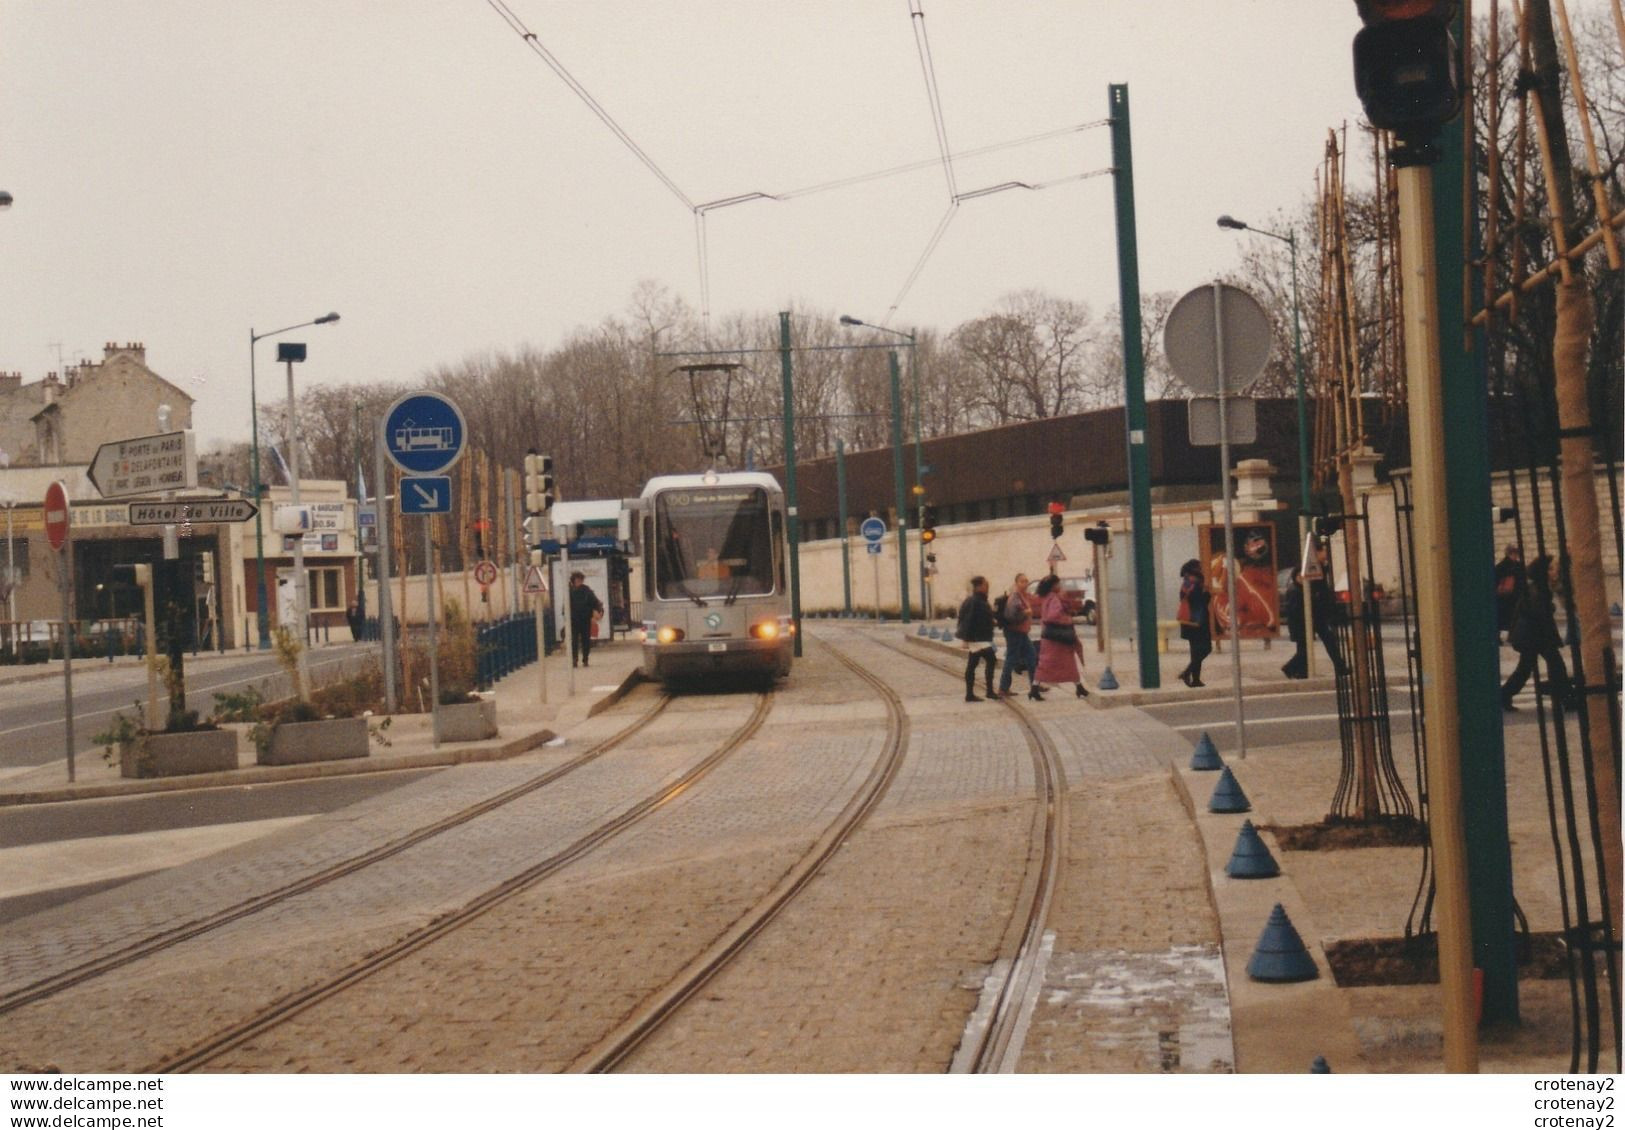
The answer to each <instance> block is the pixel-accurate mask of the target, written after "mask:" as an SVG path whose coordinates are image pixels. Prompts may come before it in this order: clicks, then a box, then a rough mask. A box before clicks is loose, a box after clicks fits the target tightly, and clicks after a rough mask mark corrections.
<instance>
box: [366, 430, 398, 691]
mask: <svg viewBox="0 0 1625 1130" xmlns="http://www.w3.org/2000/svg"><path fill="white" fill-rule="evenodd" d="M372 463H373V474H374V476H375V477H376V478H377V480H378V492H377V494H376V495H375V497H376V499H377V501H378V556H377V560H378V564H377V567H376V568H375V569H374V570H373V575H374V576H376V577H377V578H378V601H377V606H378V638H379V642H380V643H381V644H382V645H383V653H384V654H383V664H384V713H386V714H394V713H395V710H396V707H397V706H398V702H397V698H396V694H395V642H396V641H395V611H394V607H393V603H394V602H393V600H392V599H391V597H390V595H389V477H388V474H387V472H386V470H385V467H384V422H383V420H382V419H381V418H380V419H379V421H378V430H377V433H376V434H375V435H374V436H373V445H372Z"/></svg>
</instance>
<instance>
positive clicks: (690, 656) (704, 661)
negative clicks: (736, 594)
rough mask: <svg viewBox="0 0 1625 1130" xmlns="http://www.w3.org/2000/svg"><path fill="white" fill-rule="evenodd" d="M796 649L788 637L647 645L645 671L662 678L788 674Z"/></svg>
mask: <svg viewBox="0 0 1625 1130" xmlns="http://www.w3.org/2000/svg"><path fill="white" fill-rule="evenodd" d="M791 647H792V644H791V641H790V638H789V637H788V636H784V637H780V638H778V639H771V640H757V639H728V640H685V641H683V642H681V643H645V644H644V645H643V657H644V666H645V669H646V670H648V671H649V672H651V673H652V674H654V675H656V676H658V677H660V678H669V677H672V676H683V675H709V674H713V673H716V672H719V671H747V672H750V671H755V672H761V673H763V674H767V673H770V672H772V673H778V674H783V673H786V672H788V670H789V664H788V661H787V656H788V655H789V654H790V649H791Z"/></svg>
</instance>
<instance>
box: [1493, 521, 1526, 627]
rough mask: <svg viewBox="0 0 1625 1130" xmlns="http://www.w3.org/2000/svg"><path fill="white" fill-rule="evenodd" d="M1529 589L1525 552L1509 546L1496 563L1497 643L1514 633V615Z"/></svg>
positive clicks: (1514, 546)
mask: <svg viewBox="0 0 1625 1130" xmlns="http://www.w3.org/2000/svg"><path fill="white" fill-rule="evenodd" d="M1528 587H1529V577H1528V573H1527V572H1526V571H1525V570H1524V567H1523V550H1522V549H1520V548H1519V547H1518V546H1516V545H1509V546H1507V547H1506V549H1504V550H1503V551H1502V554H1501V560H1499V561H1497V562H1496V563H1495V638H1496V642H1497V643H1500V642H1503V641H1502V637H1503V636H1504V635H1505V634H1506V633H1508V632H1510V631H1512V614H1513V613H1514V612H1516V611H1517V610H1518V602H1519V601H1520V600H1522V599H1523V594H1524V592H1525V590H1526V589H1527V588H1528Z"/></svg>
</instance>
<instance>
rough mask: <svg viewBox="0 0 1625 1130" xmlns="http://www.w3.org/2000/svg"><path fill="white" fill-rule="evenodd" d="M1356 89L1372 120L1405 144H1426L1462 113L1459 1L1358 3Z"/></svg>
mask: <svg viewBox="0 0 1625 1130" xmlns="http://www.w3.org/2000/svg"><path fill="white" fill-rule="evenodd" d="M1355 6H1356V7H1357V8H1358V9H1359V11H1360V19H1361V20H1362V21H1363V22H1364V24H1365V26H1364V27H1363V28H1361V29H1360V31H1359V32H1358V33H1357V34H1356V35H1355V37H1354V90H1355V93H1356V94H1358V95H1359V96H1360V104H1361V105H1362V106H1364V107H1365V114H1366V117H1367V118H1369V119H1370V121H1371V124H1372V125H1374V126H1376V127H1377V128H1378V129H1387V130H1393V131H1394V133H1396V134H1397V135H1399V137H1400V138H1401V140H1403V141H1408V142H1412V143H1418V142H1426V141H1427V140H1428V139H1430V138H1431V137H1432V135H1433V134H1434V133H1435V132H1436V131H1437V130H1438V127H1440V126H1442V125H1444V123H1445V122H1448V121H1449V120H1450V119H1452V118H1454V117H1455V116H1456V115H1457V114H1458V113H1460V112H1461V102H1462V98H1461V70H1460V66H1459V62H1458V52H1457V50H1456V41H1455V38H1454V37H1453V36H1452V35H1451V34H1450V21H1451V20H1452V19H1453V18H1454V17H1455V14H1456V0H1355Z"/></svg>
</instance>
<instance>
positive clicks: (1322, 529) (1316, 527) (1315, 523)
mask: <svg viewBox="0 0 1625 1130" xmlns="http://www.w3.org/2000/svg"><path fill="white" fill-rule="evenodd" d="M1309 528H1310V530H1312V531H1313V532H1314V535H1315V536H1316V537H1317V538H1329V537H1331V536H1332V535H1333V534H1335V533H1337V531H1339V530H1341V529H1342V528H1343V519H1342V517H1341V516H1340V515H1337V514H1328V515H1322V516H1320V517H1316V518H1311V519H1310V520H1309Z"/></svg>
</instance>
